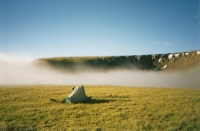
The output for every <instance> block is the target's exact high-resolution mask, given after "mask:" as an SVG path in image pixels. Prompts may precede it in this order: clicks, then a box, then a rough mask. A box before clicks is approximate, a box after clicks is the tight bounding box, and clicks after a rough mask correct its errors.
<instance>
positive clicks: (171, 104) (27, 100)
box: [0, 85, 200, 131]
mask: <svg viewBox="0 0 200 131" xmlns="http://www.w3.org/2000/svg"><path fill="white" fill-rule="evenodd" d="M72 86H73V85H72ZM72 86H65V85H62V86H61V85H60V86H58V85H44V86H39V85H38V86H37V85H29V86H28V85H23V86H1V87H0V130H8V131H12V130H18V131H22V130H32V131H36V130H67V131H104V130H111V131H115V130H126V131H127V130H128V131H132V130H136V131H139V130H174V131H178V130H184V131H188V130H191V131H195V130H196V131H197V130H199V129H200V124H199V123H200V90H199V89H195V88H193V89H188V88H153V87H151V88H148V87H146V88H145V87H143V88H141V87H124V86H100V85H99V86H97V85H94V86H92V85H85V86H84V87H85V93H86V95H87V96H92V101H90V102H86V103H76V104H62V103H61V102H62V100H63V99H64V98H65V97H66V96H68V95H69V94H70V93H71V92H72V89H71V88H72ZM50 98H55V99H56V100H58V101H57V102H53V101H50V100H49V99H50Z"/></svg>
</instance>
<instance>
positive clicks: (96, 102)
mask: <svg viewBox="0 0 200 131" xmlns="http://www.w3.org/2000/svg"><path fill="white" fill-rule="evenodd" d="M112 101H116V100H108V99H90V100H89V101H87V102H85V103H87V104H99V103H109V102H112Z"/></svg>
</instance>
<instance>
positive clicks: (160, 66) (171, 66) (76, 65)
mask: <svg viewBox="0 0 200 131" xmlns="http://www.w3.org/2000/svg"><path fill="white" fill-rule="evenodd" d="M36 61H37V62H36V63H37V64H38V63H40V64H41V63H43V64H44V65H49V66H51V67H53V68H55V69H61V70H68V71H77V70H79V71H80V70H81V71H84V70H112V69H118V68H120V69H121V68H123V69H140V70H182V69H188V68H192V67H195V66H198V65H199V64H200V51H199V50H197V51H190V52H179V53H168V54H153V55H133V56H105V57H103V56H101V57H54V58H42V59H38V60H36Z"/></svg>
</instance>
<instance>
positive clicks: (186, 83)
mask: <svg viewBox="0 0 200 131" xmlns="http://www.w3.org/2000/svg"><path fill="white" fill-rule="evenodd" d="M33 60H34V59H32V58H29V57H27V56H17V55H5V54H1V53H0V84H6V85H16V84H20V85H22V84H37V85H39V84H56V85H63V84H65V85H80V84H83V85H119V86H136V87H137V86H141V87H195V88H197V87H200V81H199V75H200V68H195V69H192V70H189V71H184V72H183V71H182V72H178V71H177V72H166V71H136V70H134V71H131V70H123V69H121V70H119V69H118V70H112V71H108V72H95V71H93V72H92V71H90V72H86V71H85V72H76V73H67V72H59V71H56V70H53V69H51V68H49V67H46V68H42V67H39V66H35V65H33V64H32V61H33Z"/></svg>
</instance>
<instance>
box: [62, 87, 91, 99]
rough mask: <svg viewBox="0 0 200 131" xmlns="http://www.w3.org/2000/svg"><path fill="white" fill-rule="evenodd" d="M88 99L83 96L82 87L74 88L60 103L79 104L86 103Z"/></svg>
mask: <svg viewBox="0 0 200 131" xmlns="http://www.w3.org/2000/svg"><path fill="white" fill-rule="evenodd" d="M88 100H89V98H88V97H87V96H86V94H85V90H84V87H83V85H81V86H76V87H75V88H74V90H73V92H72V93H71V94H70V95H69V96H67V97H66V98H65V99H64V100H63V101H62V103H79V102H86V101H88Z"/></svg>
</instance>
